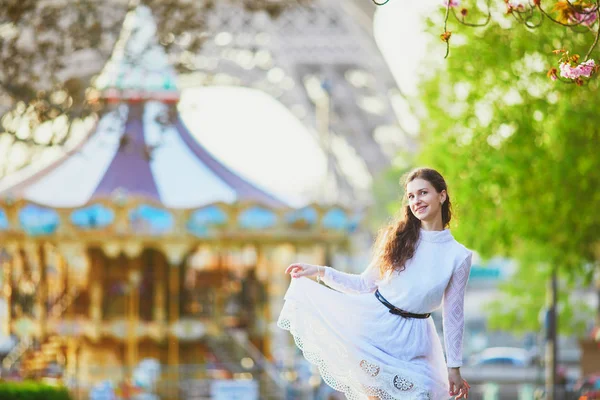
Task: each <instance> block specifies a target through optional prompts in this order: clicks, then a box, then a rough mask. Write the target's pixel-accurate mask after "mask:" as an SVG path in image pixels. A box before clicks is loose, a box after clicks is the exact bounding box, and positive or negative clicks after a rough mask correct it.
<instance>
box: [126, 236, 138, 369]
mask: <svg viewBox="0 0 600 400" xmlns="http://www.w3.org/2000/svg"><path fill="white" fill-rule="evenodd" d="M142 250H143V246H142V244H141V243H139V242H134V241H132V242H129V243H126V244H125V246H124V248H123V252H124V253H125V255H126V256H127V258H128V259H129V260H130V265H131V269H130V271H129V296H128V297H127V321H128V324H127V326H128V329H127V353H126V354H127V368H128V370H129V373H130V374H131V373H133V369H134V368H135V365H136V364H137V362H138V356H137V355H138V333H137V326H138V323H139V320H140V309H139V290H140V282H141V278H142V273H141V255H142Z"/></svg>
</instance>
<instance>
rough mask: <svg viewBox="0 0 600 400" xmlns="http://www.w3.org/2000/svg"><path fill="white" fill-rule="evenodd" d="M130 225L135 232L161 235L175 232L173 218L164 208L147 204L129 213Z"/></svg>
mask: <svg viewBox="0 0 600 400" xmlns="http://www.w3.org/2000/svg"><path fill="white" fill-rule="evenodd" d="M129 223H130V224H131V229H132V230H133V231H134V232H138V233H146V234H151V235H160V234H163V233H167V232H170V231H171V230H173V225H174V219H173V216H172V215H171V214H170V213H169V212H168V211H167V210H164V209H162V208H156V207H152V206H149V205H146V204H142V205H141V206H139V207H137V208H135V209H133V210H131V211H130V212H129Z"/></svg>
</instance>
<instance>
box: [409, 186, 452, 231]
mask: <svg viewBox="0 0 600 400" xmlns="http://www.w3.org/2000/svg"><path fill="white" fill-rule="evenodd" d="M406 197H407V198H408V205H409V206H410V210H411V211H412V213H413V215H414V216H415V217H417V218H418V219H420V220H421V221H427V222H433V221H435V220H436V218H441V215H442V203H443V202H444V201H446V191H445V190H442V191H441V193H438V192H437V190H435V188H434V187H433V185H432V184H431V183H429V181H426V180H425V179H421V178H417V179H413V180H412V181H410V182H408V184H407V185H406Z"/></svg>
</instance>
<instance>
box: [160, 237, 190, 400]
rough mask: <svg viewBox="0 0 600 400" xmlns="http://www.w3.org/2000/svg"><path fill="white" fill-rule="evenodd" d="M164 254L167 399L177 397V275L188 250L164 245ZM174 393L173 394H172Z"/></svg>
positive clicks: (184, 247) (179, 245)
mask: <svg viewBox="0 0 600 400" xmlns="http://www.w3.org/2000/svg"><path fill="white" fill-rule="evenodd" d="M163 251H164V254H165V255H166V257H167V263H168V270H169V272H168V273H169V277H168V280H169V301H168V303H169V329H168V339H167V340H168V342H167V358H168V365H169V368H170V370H171V371H172V373H171V374H170V376H171V378H172V380H173V382H174V383H175V386H171V385H169V395H170V396H171V397H169V398H176V397H177V396H178V394H179V393H178V387H179V338H178V337H177V332H175V330H174V327H175V324H177V322H178V321H179V307H180V304H181V298H180V293H179V274H180V270H179V268H180V267H181V265H182V263H183V260H184V258H185V255H186V254H187V251H188V248H187V245H184V244H180V243H179V244H165V245H164V247H163ZM173 392H174V393H173Z"/></svg>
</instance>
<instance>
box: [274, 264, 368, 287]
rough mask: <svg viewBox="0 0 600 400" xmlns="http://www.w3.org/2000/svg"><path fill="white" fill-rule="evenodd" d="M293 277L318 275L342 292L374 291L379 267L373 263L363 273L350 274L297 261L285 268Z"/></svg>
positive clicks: (328, 284) (327, 283)
mask: <svg viewBox="0 0 600 400" xmlns="http://www.w3.org/2000/svg"><path fill="white" fill-rule="evenodd" d="M285 272H286V273H289V274H290V275H291V276H292V278H300V277H303V276H305V277H311V276H318V277H319V278H321V279H322V280H323V282H324V283H325V284H326V285H327V286H329V287H331V288H332V289H335V290H337V291H340V292H342V293H348V294H360V293H373V292H374V291H375V290H376V289H377V281H378V280H379V269H378V268H377V267H376V266H375V265H374V264H373V263H371V264H370V265H369V266H368V267H367V269H365V271H364V272H363V273H362V274H348V273H346V272H341V271H338V270H336V269H335V268H332V267H323V266H320V265H311V264H303V263H296V264H292V265H290V266H289V267H287V269H286V270H285Z"/></svg>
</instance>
